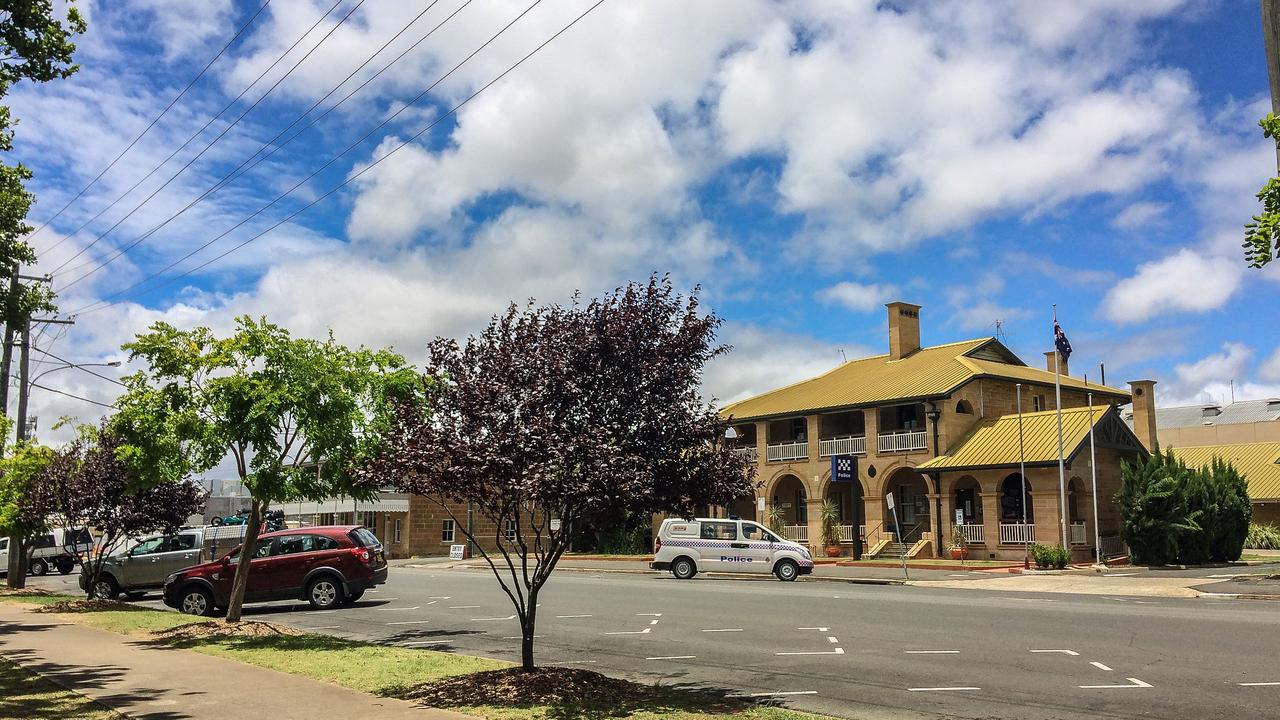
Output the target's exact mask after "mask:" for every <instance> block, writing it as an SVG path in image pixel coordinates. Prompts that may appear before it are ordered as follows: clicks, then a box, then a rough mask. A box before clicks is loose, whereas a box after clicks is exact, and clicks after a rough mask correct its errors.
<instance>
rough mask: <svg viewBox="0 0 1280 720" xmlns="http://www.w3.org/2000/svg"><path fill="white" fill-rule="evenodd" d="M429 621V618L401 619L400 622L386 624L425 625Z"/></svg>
mask: <svg viewBox="0 0 1280 720" xmlns="http://www.w3.org/2000/svg"><path fill="white" fill-rule="evenodd" d="M429 622H431V621H430V620H401V621H400V622H391V623H387V624H388V625H425V624H427V623H429Z"/></svg>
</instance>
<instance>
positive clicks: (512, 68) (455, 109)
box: [71, 0, 605, 316]
mask: <svg viewBox="0 0 1280 720" xmlns="http://www.w3.org/2000/svg"><path fill="white" fill-rule="evenodd" d="M540 1H541V0H535V1H534V3H533V4H532V5H530V6H529V7H528V8H526V9H525V10H524V11H523V12H521V13H520V14H519V15H517V16H516V17H515V18H514V19H513V20H511V22H509V23H507V24H506V25H505V26H503V28H502V29H501V30H499V31H498V32H497V33H495V34H494V35H493V36H492V37H490V38H489V39H488V40H486V41H485V43H484V44H483V45H481V46H480V47H479V48H476V50H475V51H474V52H472V53H471V54H470V55H468V56H467V57H466V58H464V59H463V60H462V62H460V63H458V64H457V65H455V66H454V67H453V68H452V69H451V70H449V72H447V73H445V74H444V75H443V76H441V77H440V79H438V80H436V81H435V82H434V83H432V84H431V86H430V87H428V88H427V90H424V91H423V93H422V94H420V95H419V96H418V98H415V100H414V101H413V102H417V99H419V98H421V97H422V95H425V94H426V93H427V92H429V91H430V89H431V88H434V87H435V86H436V85H438V84H439V83H440V82H442V81H443V80H444V79H445V78H447V77H449V76H450V75H452V74H453V73H454V72H455V71H457V70H458V68H460V67H462V65H463V64H465V63H466V62H468V61H469V60H470V59H471V58H472V57H474V56H475V55H476V54H477V53H479V52H480V51H481V50H483V49H484V48H485V47H486V46H487V45H489V44H490V43H492V42H493V41H494V40H495V39H497V38H498V36H499V35H501V34H502V33H504V32H506V30H507V28H510V27H511V26H512V25H514V24H515V23H516V22H517V21H518V20H520V18H522V17H524V16H525V15H526V14H527V13H528V12H529V11H530V10H532V9H533V8H534V7H535V6H536V5H537V4H538V2H540ZM604 2H605V0H597V1H596V2H595V3H594V4H592V5H591V7H589V8H587V9H586V10H585V11H583V13H582V14H581V15H578V16H577V17H576V18H574V19H573V20H572V21H570V22H569V24H567V25H565V26H564V27H562V28H560V30H558V31H557V32H556V33H555V34H554V35H552V36H551V37H549V38H547V39H546V40H544V41H543V42H542V44H540V45H538V46H537V47H535V48H534V49H533V50H531V51H529V53H528V54H526V55H525V56H524V57H522V58H520V59H519V60H517V61H516V62H515V63H513V64H512V65H511V66H509V67H508V68H507V69H506V70H503V71H502V72H501V73H499V74H498V75H497V76H496V77H494V78H493V79H492V80H490V81H489V82H487V83H485V84H484V85H482V86H481V87H480V88H479V89H478V90H476V91H475V92H473V93H471V94H470V95H468V96H467V97H466V98H464V99H463V100H462V101H461V102H459V103H458V104H456V105H454V106H453V107H452V108H450V109H449V110H448V111H447V112H445V113H442V114H441V115H440V116H439V117H437V118H436V119H435V120H433V121H432V122H430V123H429V124H428V125H427V126H426V127H424V128H422V129H421V130H419V131H418V132H416V133H414V134H413V135H412V136H410V137H409V138H408V139H407V140H404V141H402V142H400V144H398V145H396V146H395V147H394V148H392V149H391V150H389V151H387V152H386V153H385V154H383V155H382V156H381V157H379V158H377V159H375V160H374V161H373V162H371V163H369V164H368V165H366V166H365V167H364V168H362V169H361V170H359V171H358V172H355V173H352V174H351V175H350V176H349V177H347V178H346V179H345V180H343V181H342V182H341V183H339V184H337V185H335V186H334V187H332V188H330V189H329V190H327V191H325V192H324V193H323V194H322V195H320V196H319V197H317V198H315V199H314V200H312V201H311V202H309V203H307V204H306V205H304V206H302V207H301V208H299V209H297V210H295V211H294V212H293V213H291V214H289V215H288V216H286V217H285V218H283V219H282V220H280V221H278V222H277V223H275V224H274V225H272V226H271V227H268V228H267V229H265V230H263V231H262V232H260V233H258V234H256V235H253V236H251V237H249V238H247V239H246V240H244V241H242V242H240V243H239V244H237V245H235V246H233V247H231V248H230V249H228V250H226V251H225V252H223V253H221V254H219V255H217V256H215V257H213V258H211V259H209V260H207V261H205V262H203V263H201V264H199V265H197V266H195V267H193V268H190V269H188V270H185V271H183V272H182V273H180V274H178V275H175V276H174V277H172V278H169V279H167V280H165V281H163V282H161V283H160V284H158V285H156V286H155V287H153V288H151V289H152V290H156V289H159V288H162V287H165V286H166V285H170V284H172V283H174V282H177V281H178V280H181V279H182V278H184V277H186V276H188V275H190V274H192V273H194V272H196V271H198V270H201V269H203V268H206V267H208V266H209V265H211V264H213V263H215V262H217V261H218V260H221V259H222V258H224V257H226V256H228V255H230V254H231V253H233V252H236V251H237V250H239V249H240V248H243V247H244V246H246V245H248V244H249V243H251V242H253V241H254V240H257V239H258V238H260V237H262V236H263V235H266V234H267V233H269V232H271V231H272V230H275V229H276V228H278V227H280V226H281V225H283V224H285V223H287V222H289V221H290V220H292V219H293V218H295V217H297V216H298V215H300V214H302V213H303V212H305V211H306V210H308V209H310V208H312V207H314V206H315V205H317V204H318V203H320V201H322V200H324V199H325V198H327V197H329V196H330V195H332V194H334V193H335V192H337V191H338V190H340V189H342V188H344V187H346V186H347V185H349V184H350V183H352V182H353V181H355V180H356V179H357V178H359V177H361V176H363V175H364V174H365V173H367V172H369V171H370V170H372V169H373V168H374V167H376V166H377V165H378V164H379V163H381V162H382V161H383V160H386V159H387V158H389V157H391V156H392V155H394V154H395V153H397V152H399V151H400V150H402V149H403V148H404V147H405V146H406V145H408V144H410V143H411V142H413V141H415V140H417V139H418V138H420V137H421V136H423V135H424V134H426V133H427V132H429V131H430V130H431V129H432V128H434V127H435V126H436V125H438V124H440V123H441V122H443V121H444V120H445V119H447V118H449V117H452V116H453V115H455V114H456V113H457V112H458V110H460V109H461V108H462V107H463V106H464V105H466V104H467V103H469V102H471V101H472V100H474V99H475V98H476V97H477V96H479V95H480V94H481V93H483V92H484V91H485V90H488V89H489V88H490V87H492V86H493V85H495V84H496V83H498V82H499V81H500V80H502V79H503V78H505V77H506V76H507V75H509V74H511V73H512V72H513V71H515V69H516V68H518V67H520V66H521V65H523V64H524V63H525V62H526V61H527V60H528V59H529V58H531V57H533V56H534V55H536V54H537V53H538V52H540V51H541V50H542V49H543V48H545V47H546V46H547V45H550V44H551V43H552V42H553V41H555V39H556V38H558V37H560V36H561V35H563V34H564V33H566V32H568V31H569V29H570V28H572V27H573V26H574V25H577V24H578V22H579V21H581V20H582V19H583V18H585V17H586V16H587V15H589V14H590V13H591V12H592V11H594V10H595V9H596V8H598V7H600V6H601V5H603V4H604ZM412 104H413V103H410V104H409V105H412ZM409 105H406V106H405V107H406V108H407V107H409ZM404 109H405V108H401V110H400V111H397V114H398V113H399V112H402V111H403V110H404ZM393 117H394V116H393ZM339 157H341V156H339ZM336 159H337V158H334V160H336ZM332 162H333V160H330V161H329V163H326V164H325V166H324V167H327V166H328V165H329V164H332ZM323 169H324V168H323V167H322V168H321V170H323ZM318 172H320V170H317V171H316V173H318ZM316 173H312V175H311V176H308V177H307V178H304V179H303V180H302V181H301V182H299V183H298V184H297V185H294V187H293V188H291V189H290V190H289V191H287V192H286V193H285V195H288V194H289V193H292V192H293V191H294V190H296V189H297V188H299V187H301V186H302V185H303V184H304V183H306V182H307V181H308V180H310V178H311V177H314V175H315V174H316ZM283 197H284V195H281V196H280V197H279V198H276V200H274V201H272V203H271V204H275V202H278V201H279V200H280V199H281V198H283ZM264 209H265V208H264ZM259 212H261V210H260V211H259ZM255 214H256V213H255ZM251 217H252V216H251ZM244 222H247V219H246V220H245V221H242V222H241V223H239V224H237V227H238V226H239V225H242V224H244ZM234 229H235V228H234V227H233V228H231V230H234ZM231 230H228V231H227V232H230V231H231ZM226 234H227V233H226V232H224V233H223V234H222V235H219V236H218V237H215V238H213V239H211V240H209V241H208V242H206V243H205V244H204V245H201V246H200V247H198V248H196V249H195V250H193V251H191V252H190V253H187V254H186V255H185V256H183V257H181V258H179V259H178V260H176V261H174V262H173V263H170V264H169V265H168V266H167V267H165V268H164V269H162V270H160V271H158V272H156V273H152V274H151V275H149V276H148V277H146V278H143V279H142V280H141V281H139V282H137V283H135V284H134V285H132V286H130V287H128V288H125V289H124V290H121V291H119V292H116V293H113V294H111V295H108V296H106V297H105V298H102V299H100V300H98V301H97V302H94V303H91V304H89V305H86V306H84V307H83V308H82V309H81V310H77V311H76V312H73V313H71V315H72V316H76V315H80V314H89V313H93V312H98V311H99V310H103V309H105V308H107V307H110V306H112V305H116V304H118V303H120V302H122V300H112V301H110V302H107V301H108V300H110V299H111V298H115V297H120V296H122V295H124V294H125V293H129V292H131V291H133V290H136V289H137V288H139V287H140V286H142V285H143V284H145V283H147V282H149V281H150V280H152V279H154V278H156V277H158V276H159V275H160V274H162V273H164V272H165V271H167V270H169V269H170V268H172V267H174V266H175V265H177V264H178V263H180V262H182V261H183V260H186V259H187V258H190V257H192V256H193V255H195V254H196V253H198V252H200V251H201V250H203V249H204V248H206V247H208V246H209V245H211V244H213V243H214V242H216V241H217V240H218V239H219V238H221V237H223V236H225V235H226ZM99 305H100V306H101V307H95V306H99Z"/></svg>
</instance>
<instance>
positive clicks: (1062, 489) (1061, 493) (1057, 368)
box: [1053, 304, 1071, 550]
mask: <svg viewBox="0 0 1280 720" xmlns="http://www.w3.org/2000/svg"><path fill="white" fill-rule="evenodd" d="M1053 324H1054V326H1055V327H1056V326H1057V325H1058V306H1057V305H1056V304H1055V305H1054V306H1053ZM1053 394H1054V405H1055V406H1056V407H1057V413H1058V526H1059V527H1060V528H1062V547H1063V549H1064V550H1065V549H1067V548H1069V547H1071V543H1070V542H1068V541H1067V464H1066V460H1065V459H1064V458H1063V448H1062V351H1061V350H1059V349H1057V348H1056V347H1055V348H1054V351H1053Z"/></svg>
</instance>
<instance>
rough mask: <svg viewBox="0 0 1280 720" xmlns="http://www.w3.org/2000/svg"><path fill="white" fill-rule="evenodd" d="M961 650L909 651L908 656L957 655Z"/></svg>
mask: <svg viewBox="0 0 1280 720" xmlns="http://www.w3.org/2000/svg"><path fill="white" fill-rule="evenodd" d="M959 652H960V651H959V650H907V651H906V653H907V654H908V655H957V654H959Z"/></svg>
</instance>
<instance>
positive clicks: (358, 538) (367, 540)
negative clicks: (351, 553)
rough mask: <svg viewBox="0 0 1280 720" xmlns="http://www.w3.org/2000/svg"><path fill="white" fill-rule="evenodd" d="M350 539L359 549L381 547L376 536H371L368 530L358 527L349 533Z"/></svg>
mask: <svg viewBox="0 0 1280 720" xmlns="http://www.w3.org/2000/svg"><path fill="white" fill-rule="evenodd" d="M351 539H352V540H354V541H355V543H356V544H357V545H359V546H360V547H381V546H382V543H380V542H378V536H377V535H374V534H373V531H371V530H369V528H363V527H358V528H356V529H355V530H352V531H351Z"/></svg>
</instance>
